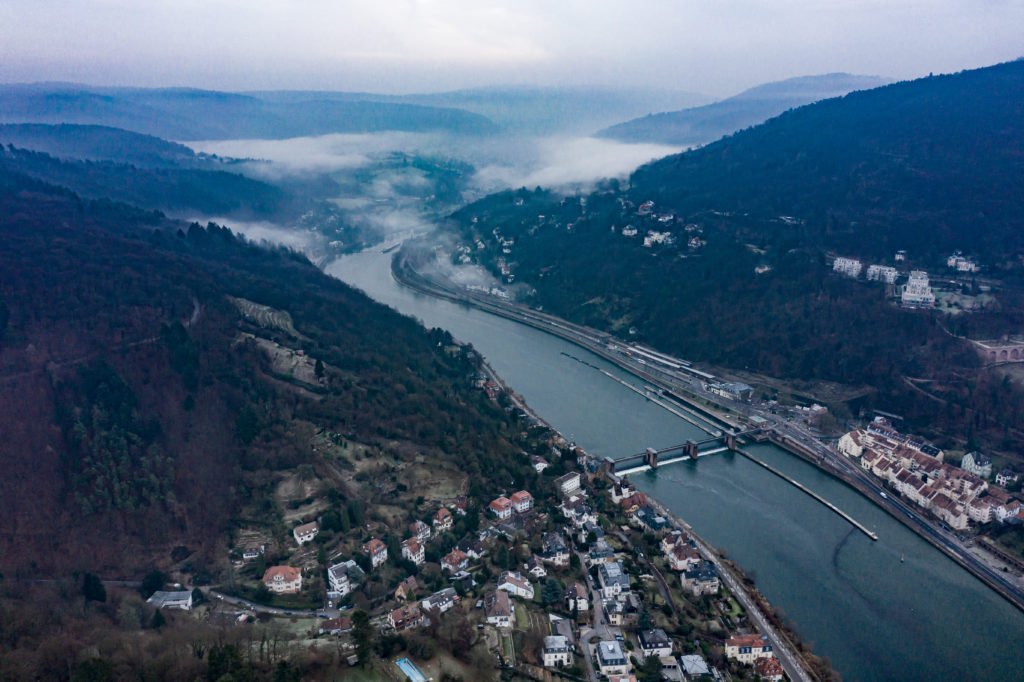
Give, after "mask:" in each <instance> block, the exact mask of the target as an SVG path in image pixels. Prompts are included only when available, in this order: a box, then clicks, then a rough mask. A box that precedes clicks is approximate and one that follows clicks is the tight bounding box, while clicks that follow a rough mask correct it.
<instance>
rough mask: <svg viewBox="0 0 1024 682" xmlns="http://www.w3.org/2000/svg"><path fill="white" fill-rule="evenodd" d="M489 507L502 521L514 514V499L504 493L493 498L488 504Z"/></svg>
mask: <svg viewBox="0 0 1024 682" xmlns="http://www.w3.org/2000/svg"><path fill="white" fill-rule="evenodd" d="M487 508H488V509H490V510H491V512H492V513H493V514H494V515H495V516H496V517H498V519H499V520H502V521H503V520H505V519H507V518H510V517H511V516H512V500H510V499H508V498H507V497H505V496H504V495H502V496H501V497H498V498H495V499H494V500H491V503H490V504H489V505H487Z"/></svg>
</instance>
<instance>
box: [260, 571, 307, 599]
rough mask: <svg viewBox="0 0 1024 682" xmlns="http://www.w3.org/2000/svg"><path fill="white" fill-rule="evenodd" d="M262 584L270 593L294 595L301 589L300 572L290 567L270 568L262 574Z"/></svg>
mask: <svg viewBox="0 0 1024 682" xmlns="http://www.w3.org/2000/svg"><path fill="white" fill-rule="evenodd" d="M263 584H264V585H266V586H267V589H269V590H270V591H271V592H276V593H278V594H294V593H295V592H298V591H299V590H301V589H302V571H301V570H299V569H297V568H293V567H291V566H271V567H270V568H268V569H267V572H266V573H264V574H263Z"/></svg>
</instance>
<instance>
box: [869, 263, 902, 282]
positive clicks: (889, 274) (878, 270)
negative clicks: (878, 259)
mask: <svg viewBox="0 0 1024 682" xmlns="http://www.w3.org/2000/svg"><path fill="white" fill-rule="evenodd" d="M899 274H900V273H899V272H897V271H896V268H893V267H889V266H888V265H869V266H868V274H867V277H868V279H870V280H875V281H878V282H885V283H886V284H895V282H896V278H897V277H899Z"/></svg>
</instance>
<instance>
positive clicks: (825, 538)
mask: <svg viewBox="0 0 1024 682" xmlns="http://www.w3.org/2000/svg"><path fill="white" fill-rule="evenodd" d="M390 258H391V256H390V255H389V254H383V253H381V252H380V250H379V249H371V250H367V251H364V252H362V253H358V254H353V255H349V256H344V257H342V258H340V259H338V260H336V261H334V262H332V263H330V264H329V265H328V266H327V267H326V271H327V272H328V273H329V274H331V275H334V276H335V277H338V278H339V279H341V280H343V281H345V282H348V283H349V284H352V285H353V286H356V287H358V288H360V289H362V290H363V291H365V292H366V293H367V294H368V295H370V296H371V297H373V298H374V299H376V300H378V301H380V302H382V303H385V304H388V305H390V306H392V307H394V308H396V309H397V310H399V311H400V312H403V313H405V314H408V315H411V316H413V317H416V318H418V319H419V320H421V321H422V322H423V323H424V324H425V325H427V326H428V327H442V328H444V329H447V330H449V331H450V332H451V333H452V334H453V335H454V336H455V337H456V338H458V339H460V340H463V341H468V342H470V343H472V344H473V346H474V347H475V348H477V350H479V351H480V352H481V353H482V354H483V355H484V356H485V357H486V358H487V360H488V362H489V363H490V364H491V366H492V367H494V369H495V370H496V371H497V372H498V373H499V374H501V376H502V377H503V378H504V379H505V381H506V382H507V383H508V384H509V385H510V386H512V387H513V388H514V389H515V390H516V392H518V393H519V394H521V395H522V396H523V397H524V398H525V399H526V401H527V402H528V403H529V404H530V406H531V407H532V408H533V409H534V410H536V411H537V413H538V414H540V415H541V416H543V417H544V419H545V420H547V421H548V422H549V423H550V424H551V425H552V426H553V427H555V428H556V429H558V430H559V431H561V432H562V433H563V434H565V435H566V436H569V437H572V438H574V439H575V440H576V442H578V443H579V444H580V445H581V446H583V448H585V449H586V450H587V451H588V452H591V453H593V454H595V455H598V456H614V457H619V456H622V455H625V454H632V453H635V452H641V451H643V450H644V449H645V448H647V447H663V446H667V445H673V444H676V443H681V442H683V441H685V440H688V439H694V440H699V439H700V438H701V436H702V432H701V431H700V430H699V429H697V427H696V426H694V425H693V424H691V423H688V422H687V421H684V420H683V419H680V418H679V417H677V416H675V415H673V414H671V413H670V412H668V411H666V410H664V409H662V408H661V407H659V406H657V405H655V404H653V403H651V402H649V401H648V400H647V399H646V398H644V397H643V396H642V395H639V394H637V393H636V392H633V391H631V390H629V389H628V388H626V387H624V386H622V385H621V384H619V383H617V382H616V381H613V380H612V379H610V378H608V377H607V376H605V375H604V374H602V373H601V372H599V371H597V370H595V369H594V367H598V368H600V369H603V370H605V371H606V372H609V373H611V374H613V375H615V376H619V377H622V378H629V379H630V380H632V378H630V377H627V375H626V374H625V373H624V372H623V371H622V370H620V369H618V368H616V367H614V366H613V365H611V364H609V363H608V362H606V361H604V360H602V359H600V358H598V357H597V356H595V355H592V354H590V353H588V352H586V351H584V350H582V349H580V348H578V347H576V346H573V345H572V344H570V343H568V342H567V341H564V340H562V339H558V338H556V337H553V336H551V335H548V334H545V333H544V332H541V331H539V330H537V329H533V328H531V327H527V326H524V325H520V324H518V323H516V322H513V321H511V320H507V319H504V318H500V317H496V316H493V315H490V314H488V313H485V312H482V311H480V310H476V309H472V308H469V307H467V306H463V305H459V304H455V303H451V302H448V301H443V300H439V299H436V298H432V297H429V296H426V295H423V294H417V293H414V292H411V291H409V290H407V289H404V288H402V287H401V286H400V285H398V284H397V283H396V282H395V281H394V280H393V279H392V277H391V271H390V267H389V264H390ZM567 354H568V355H573V356H576V357H579V358H581V359H584V360H586V363H588V364H583V363H580V362H577V361H576V360H574V359H572V358H571V357H569V356H568V355H567ZM746 449H747V450H748V451H749V452H750V453H751V454H753V455H754V456H756V457H757V458H758V459H759V460H761V461H763V462H765V463H767V464H769V465H771V466H772V467H773V468H775V469H777V470H779V471H781V472H782V473H784V474H785V475H786V476H788V477H790V478H792V479H794V480H796V481H799V482H800V483H801V484H803V485H804V486H806V487H807V488H809V489H810V490H812V491H814V492H815V493H817V494H819V495H821V496H822V497H823V498H825V499H826V500H828V501H830V502H832V503H833V504H835V505H836V506H838V507H839V508H841V509H842V510H844V511H846V512H848V513H849V514H851V515H852V516H853V517H855V518H856V519H857V520H858V521H860V522H861V523H863V524H864V525H865V526H866V527H867V528H869V529H870V530H872V531H874V532H876V533H877V534H878V536H879V540H878V541H877V542H872V541H871V540H870V539H868V538H867V537H866V536H865V535H863V534H862V533H858V532H851V526H850V525H849V524H848V523H847V522H846V521H844V520H843V519H842V518H841V517H839V516H837V515H835V514H834V513H833V512H832V511H831V510H829V509H828V508H826V507H825V506H823V505H821V504H820V503H819V502H817V501H815V500H814V499H813V498H811V497H809V496H807V495H805V494H804V493H802V492H801V491H799V490H797V489H796V488H794V487H793V486H791V485H790V484H789V483H787V482H785V481H784V480H783V479H781V478H779V477H777V476H775V475H774V474H772V473H771V472H770V471H768V470H766V469H764V468H762V467H761V466H758V465H757V464H755V463H754V462H752V461H750V460H748V459H746V458H745V457H743V456H741V455H737V454H734V453H727V452H725V453H721V454H715V455H711V456H707V457H701V458H700V460H699V461H696V462H689V461H688V462H678V463H675V464H670V465H668V466H665V467H661V468H659V469H658V470H657V472H649V473H641V474H634V475H633V476H631V477H630V480H632V481H633V482H634V483H635V484H636V485H637V486H638V487H639V488H640V489H641V490H643V491H645V492H646V493H648V494H650V495H653V496H654V497H655V498H656V499H657V500H659V501H660V502H662V503H663V504H664V505H665V506H666V507H668V508H669V509H670V510H671V511H672V512H673V513H675V514H676V515H678V516H680V517H681V518H683V519H685V520H686V521H687V522H688V523H689V524H691V525H692V526H693V527H694V529H695V530H696V531H697V532H698V533H700V535H701V536H702V537H704V538H705V539H706V540H708V541H709V542H711V543H712V544H714V545H715V546H716V547H718V548H720V549H723V550H725V551H726V552H727V553H728V555H729V557H730V558H731V559H733V560H735V561H737V562H738V563H739V564H740V566H742V567H743V569H744V570H745V571H746V572H747V573H748V574H749V575H751V576H753V577H755V579H756V581H757V584H758V587H759V588H760V589H761V591H762V592H763V593H764V595H765V596H766V597H767V598H768V599H769V600H770V601H771V603H772V604H773V605H774V606H776V607H778V608H779V609H781V610H782V611H783V612H784V613H785V617H786V619H787V620H789V621H791V622H792V623H793V624H794V629H795V630H796V632H798V633H799V634H800V636H801V637H802V638H803V639H804V641H806V642H808V643H810V644H811V646H812V649H813V651H814V652H815V653H816V654H818V655H820V656H827V657H828V658H829V659H831V661H832V663H833V665H834V667H835V668H836V669H837V670H838V671H839V672H840V673H841V674H842V676H843V679H844V680H847V681H848V682H849V681H860V680H863V681H874V680H922V681H924V680H979V681H980V680H1024V664H1022V663H1021V662H1020V652H1021V650H1022V645H1024V614H1022V613H1021V612H1019V611H1018V610H1017V609H1015V608H1014V607H1013V606H1011V605H1010V604H1008V603H1007V602H1005V601H1004V600H1003V599H1002V598H1001V597H999V596H998V595H996V594H995V593H994V592H993V591H992V590H990V589H989V588H988V587H986V586H985V585H984V584H982V583H981V582H980V581H979V580H977V579H976V578H974V577H973V576H971V575H970V574H969V573H967V572H966V571H965V570H963V569H961V568H960V567H959V566H957V565H956V564H955V563H953V562H952V561H951V560H950V559H948V558H947V557H945V556H944V555H943V554H941V553H940V552H939V551H938V550H936V549H935V548H933V547H932V546H931V545H929V544H928V543H926V542H925V541H923V540H922V539H920V538H919V537H917V536H916V535H915V534H914V533H913V532H911V531H910V530H908V529H907V528H905V527H904V526H903V525H901V524H900V523H898V522H897V521H896V520H894V519H893V518H891V517H890V516H889V515H887V514H886V513H885V512H883V511H882V510H881V509H879V508H877V507H876V506H874V505H873V504H872V503H870V502H869V501H868V500H867V499H865V498H864V497H862V496H861V495H859V494H858V493H857V492H855V491H853V490H851V489H850V488H848V487H846V486H845V485H843V484H842V483H840V482H839V481H837V480H835V479H833V478H831V477H830V476H828V475H826V474H825V473H823V472H821V471H819V470H818V469H816V468H814V467H813V466H811V465H810V464H807V463H806V462H804V461H802V460H800V459H798V458H797V457H795V456H793V455H791V454H789V453H787V452H785V451H784V450H781V449H779V448H777V447H775V446H772V445H751V446H749V447H747V448H746ZM901 557H903V558H904V559H905V561H903V562H901V561H900V559H901Z"/></svg>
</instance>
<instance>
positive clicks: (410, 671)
mask: <svg viewBox="0 0 1024 682" xmlns="http://www.w3.org/2000/svg"><path fill="white" fill-rule="evenodd" d="M395 665H397V666H398V668H399V669H400V670H401V671H402V672H403V673H405V676H406V677H408V678H409V679H410V680H412V682H427V678H426V677H424V676H423V673H421V672H420V671H419V668H417V667H416V666H414V665H413V664H412V661H410V660H409V659H408V658H400V659H398V660H397V661H395Z"/></svg>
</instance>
